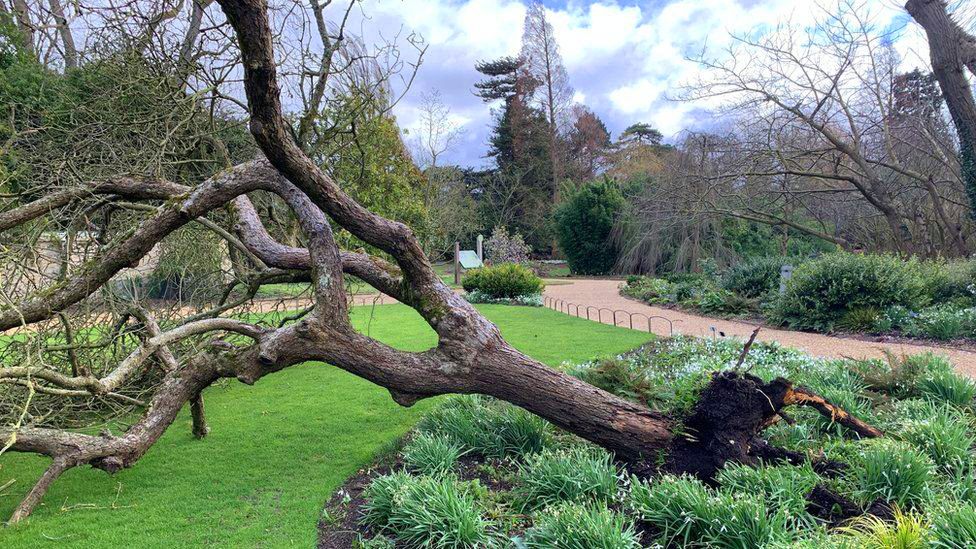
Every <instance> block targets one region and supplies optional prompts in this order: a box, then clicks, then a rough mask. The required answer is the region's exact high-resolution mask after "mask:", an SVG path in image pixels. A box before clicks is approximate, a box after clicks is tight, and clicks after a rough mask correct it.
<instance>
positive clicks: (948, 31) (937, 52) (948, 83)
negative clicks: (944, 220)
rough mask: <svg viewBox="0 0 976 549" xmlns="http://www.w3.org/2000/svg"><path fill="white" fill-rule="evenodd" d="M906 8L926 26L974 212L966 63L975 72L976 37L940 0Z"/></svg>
mask: <svg viewBox="0 0 976 549" xmlns="http://www.w3.org/2000/svg"><path fill="white" fill-rule="evenodd" d="M905 9H906V10H908V13H910V14H911V16H912V18H914V19H915V21H916V22H918V24H919V25H921V26H922V28H923V29H925V35H926V37H927V38H928V42H929V56H930V57H931V59H932V72H933V73H934V74H935V77H936V79H937V80H938V81H939V88H941V89H942V96H943V97H944V98H945V102H946V106H947V107H949V114H950V115H951V116H952V122H953V124H954V125H955V127H956V133H957V134H958V135H959V156H960V168H961V170H962V176H963V181H964V182H965V185H966V193H967V194H968V195H969V200H970V204H971V213H972V214H973V215H974V216H976V98H974V97H973V89H972V85H971V84H970V82H969V79H968V78H967V77H966V67H968V68H969V70H970V71H971V72H973V73H974V74H976V38H974V37H973V36H971V35H970V34H968V33H967V32H966V31H965V30H963V28H962V27H960V26H959V24H958V23H957V22H956V21H954V20H953V19H952V17H951V16H950V15H949V13H948V6H947V5H946V3H945V2H944V1H943V0H909V2H908V3H907V4H905Z"/></svg>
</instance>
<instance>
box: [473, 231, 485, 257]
mask: <svg viewBox="0 0 976 549" xmlns="http://www.w3.org/2000/svg"><path fill="white" fill-rule="evenodd" d="M484 246H485V237H484V235H480V234H479V235H478V245H477V247H476V248H475V250H477V252H478V259H479V260H480V261H481V262H482V263H484V262H485V253H484Z"/></svg>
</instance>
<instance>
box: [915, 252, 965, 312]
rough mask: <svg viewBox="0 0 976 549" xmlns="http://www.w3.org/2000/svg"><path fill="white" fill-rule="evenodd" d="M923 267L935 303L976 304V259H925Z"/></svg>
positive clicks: (928, 289)
mask: <svg viewBox="0 0 976 549" xmlns="http://www.w3.org/2000/svg"><path fill="white" fill-rule="evenodd" d="M921 268H922V274H923V276H924V279H925V285H926V288H927V291H928V293H929V295H930V296H931V298H932V302H933V303H954V304H956V305H960V306H964V307H971V306H976V259H963V260H956V261H949V262H945V261H925V262H923V263H922V264H921Z"/></svg>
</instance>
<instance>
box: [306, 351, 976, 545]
mask: <svg viewBox="0 0 976 549" xmlns="http://www.w3.org/2000/svg"><path fill="white" fill-rule="evenodd" d="M741 349H742V344H741V343H740V342H736V341H732V340H705V339H696V338H688V337H677V338H671V339H664V340H655V341H652V342H650V343H648V344H647V345H645V346H644V347H642V348H640V349H638V350H636V351H634V352H631V353H625V354H622V355H618V356H615V357H612V358H607V359H601V360H596V361H592V362H588V363H583V364H578V365H575V366H571V367H570V371H571V372H572V373H573V374H574V375H577V376H579V377H581V378H583V379H585V380H587V381H589V382H591V383H593V384H595V385H597V386H599V387H602V388H604V389H607V390H610V391H612V392H614V393H617V394H619V395H622V396H625V397H627V398H630V399H632V400H635V401H638V402H641V403H643V404H645V405H647V406H648V407H650V408H653V409H658V410H664V411H667V412H669V413H671V414H673V415H674V416H676V417H678V418H684V419H687V418H689V417H691V414H693V410H694V409H695V404H696V402H697V401H698V399H699V397H700V396H701V392H702V390H703V388H704V387H706V386H708V384H709V382H710V381H711V380H712V379H713V375H714V374H715V373H716V372H719V371H725V372H726V374H723V375H725V376H729V375H730V374H728V373H727V372H728V371H729V370H730V369H731V368H733V367H734V366H735V365H736V362H737V360H738V356H739V354H740V353H741ZM741 368H742V371H749V372H750V374H751V375H756V376H758V377H759V378H762V379H763V380H772V379H775V378H778V377H789V378H791V379H793V380H796V381H797V382H798V383H801V384H803V385H805V386H807V387H810V388H811V389H812V390H813V391H816V392H818V393H820V394H823V395H824V396H826V397H828V398H829V399H830V400H831V401H833V402H834V403H837V404H839V405H841V406H843V407H844V408H845V409H847V410H849V411H851V412H852V413H853V414H855V415H857V416H858V417H861V418H864V419H865V420H867V421H869V422H871V423H873V424H874V425H877V426H879V427H880V428H881V429H882V430H884V431H885V432H886V433H888V434H887V435H886V436H883V437H881V438H878V439H863V440H862V439H860V438H859V437H858V436H857V435H856V434H855V433H854V432H852V431H850V430H849V429H848V428H846V427H842V426H841V425H840V424H838V423H833V422H831V421H830V419H829V418H825V417H824V416H822V415H820V414H817V413H815V412H812V411H810V410H808V409H806V408H803V409H799V410H796V411H795V412H791V414H790V416H786V419H784V420H782V421H778V422H774V423H773V424H771V425H770V426H769V427H768V429H767V430H766V431H765V434H764V436H765V439H766V440H768V441H769V443H770V448H779V449H780V450H778V453H775V452H773V453H768V454H764V455H766V457H765V458H764V459H763V461H761V462H760V466H759V467H749V466H743V465H735V464H732V465H728V466H726V467H725V468H724V469H722V470H720V471H719V472H718V473H717V474H715V475H714V477H713V478H707V479H705V480H704V481H702V480H699V479H695V478H691V477H687V476H672V475H669V474H667V473H666V472H665V471H664V470H663V469H662V466H663V465H664V464H665V463H666V462H667V456H645V459H643V460H641V461H637V462H621V461H616V460H614V458H613V457H612V456H611V455H610V454H609V453H607V452H606V451H604V450H602V449H600V448H597V447H594V446H593V445H591V444H589V443H586V442H584V441H582V440H581V439H579V438H577V437H575V436H573V435H570V434H567V433H565V432H563V431H561V430H559V429H556V428H555V427H553V426H552V425H550V424H548V423H547V422H545V421H543V420H540V419H538V418H536V417H534V416H531V415H529V414H528V413H526V412H524V411H522V410H520V409H518V408H515V407H513V406H511V405H508V404H505V403H501V402H498V401H495V400H492V399H489V398H485V397H473V396H463V397H455V398H453V399H451V400H449V401H447V402H446V403H445V404H444V405H443V406H441V407H439V408H437V409H435V410H433V411H431V412H430V413H428V415H427V416H425V418H424V419H423V420H422V421H421V423H420V425H419V426H418V429H417V430H416V431H415V432H414V434H412V435H411V436H410V437H409V438H407V439H405V441H404V445H403V446H402V447H401V448H398V449H397V450H396V451H394V452H393V453H391V454H390V455H388V456H387V457H386V458H385V459H384V460H383V461H382V462H381V463H379V464H377V465H375V466H373V467H370V468H367V469H365V470H363V471H361V472H360V473H359V474H358V475H357V476H355V477H353V478H352V479H350V480H349V481H348V482H347V483H346V484H345V486H344V487H343V488H342V489H340V491H339V492H337V493H336V494H335V495H334V496H333V497H332V499H331V500H330V502H329V504H328V505H327V507H326V510H325V512H324V513H323V520H322V521H320V547H340V546H341V547H349V546H352V547H373V548H382V547H420V546H421V545H422V544H424V543H426V544H427V545H425V546H430V547H467V546H479V547H482V546H484V547H513V548H519V547H528V548H535V547H552V548H557V549H558V548H560V547H566V548H570V547H572V548H578V547H601V548H637V547H700V546H720V547H811V548H812V547H845V546H852V547H854V546H867V545H869V543H868V541H867V540H868V537H869V535H878V536H894V535H899V536H902V538H903V539H906V540H908V541H909V542H911V540H912V539H915V540H916V541H917V542H918V543H917V545H912V544H911V543H909V544H908V545H899V547H902V546H904V547H914V546H919V547H921V546H923V545H922V544H923V543H933V544H941V545H937V546H942V547H967V546H973V544H976V507H974V504H976V486H974V482H973V475H974V471H976V458H974V457H973V453H972V447H973V445H974V443H976V437H974V434H973V432H972V424H973V421H974V419H976V418H974V416H973V406H972V405H973V397H974V394H976V385H974V384H973V382H972V381H970V380H968V379H967V378H963V377H961V376H958V375H957V374H955V373H953V371H952V367H951V365H950V364H948V363H947V362H945V361H944V360H942V359H940V358H938V357H935V356H932V355H917V356H914V357H904V358H897V359H896V358H894V357H891V358H890V360H889V361H863V362H855V361H849V360H825V359H817V358H812V357H810V356H807V355H805V354H803V353H800V352H796V351H792V350H789V349H783V348H780V347H777V346H775V345H765V344H756V345H755V346H753V348H752V349H751V350H750V352H749V353H748V355H747V356H746V359H745V362H744V363H743V364H742V367H741ZM736 375H738V374H733V375H732V377H733V378H734V377H735V376H736ZM678 430H679V432H680V431H681V429H680V428H679V429H678ZM685 434H688V435H691V436H694V433H685ZM339 539H341V540H342V543H345V545H337V544H336V543H337V542H336V541H335V540H339ZM885 546H886V547H887V545H885Z"/></svg>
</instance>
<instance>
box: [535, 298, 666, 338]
mask: <svg viewBox="0 0 976 549" xmlns="http://www.w3.org/2000/svg"><path fill="white" fill-rule="evenodd" d="M542 305H543V306H544V307H546V308H548V309H552V310H553V311H558V312H560V313H564V314H567V315H570V316H575V317H577V318H586V320H593V321H596V322H599V323H601V324H610V325H613V326H628V325H629V326H630V329H632V330H638V329H641V328H640V327H636V328H635V324H634V317H637V320H638V324H637V326H640V324H641V320H642V319H643V324H644V325H645V326H646V327H647V332H648V333H654V332H653V331H652V330H651V321H652V320H661V321H664V322H665V323H667V325H668V335H674V324H675V323H676V322H681V320H672V319H670V318H668V317H665V316H660V315H645V314H644V313H633V312H630V311H625V310H623V309H611V308H609V307H597V306H595V305H585V304H582V303H573V302H571V301H565V300H562V299H558V298H555V297H549V296H545V297H543V299H542ZM618 315H620V316H619V318H620V319H621V321H620V322H618ZM604 318H606V319H607V320H608V321H609V322H604Z"/></svg>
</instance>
